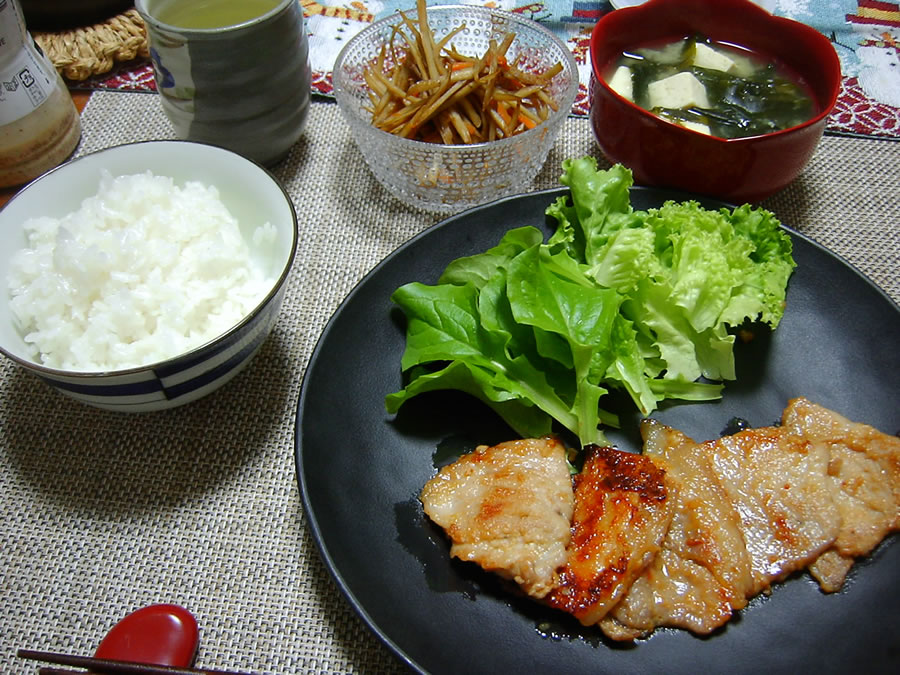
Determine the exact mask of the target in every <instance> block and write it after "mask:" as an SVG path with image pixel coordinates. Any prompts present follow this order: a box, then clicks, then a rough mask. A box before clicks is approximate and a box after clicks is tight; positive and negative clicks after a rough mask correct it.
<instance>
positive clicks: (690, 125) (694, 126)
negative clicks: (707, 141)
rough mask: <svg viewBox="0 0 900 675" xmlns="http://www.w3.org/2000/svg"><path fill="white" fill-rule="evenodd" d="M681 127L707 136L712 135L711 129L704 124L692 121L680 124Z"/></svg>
mask: <svg viewBox="0 0 900 675" xmlns="http://www.w3.org/2000/svg"><path fill="white" fill-rule="evenodd" d="M679 124H680V126H683V127H684V128H685V129H690V130H692V131H698V132H700V133H701V134H706V135H707V136H709V135H711V133H710V130H709V127H708V126H707V125H705V124H703V122H691V121H690V120H685V121H683V122H680V123H679Z"/></svg>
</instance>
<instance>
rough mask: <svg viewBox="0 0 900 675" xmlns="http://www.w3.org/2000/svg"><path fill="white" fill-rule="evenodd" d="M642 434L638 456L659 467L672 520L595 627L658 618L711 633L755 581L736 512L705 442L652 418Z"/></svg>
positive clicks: (623, 630)
mask: <svg viewBox="0 0 900 675" xmlns="http://www.w3.org/2000/svg"><path fill="white" fill-rule="evenodd" d="M641 434H642V435H643V437H644V454H645V456H647V457H649V458H652V459H653V461H654V462H655V463H656V464H657V465H658V466H660V467H661V468H662V469H664V470H665V472H666V483H667V485H668V486H669V492H670V495H672V497H671V498H672V499H673V500H674V501H673V515H672V522H671V525H670V526H669V530H668V533H667V534H666V538H665V539H664V540H663V545H662V551H660V553H659V555H657V556H656V558H654V560H653V562H652V563H651V564H650V566H649V567H648V568H647V570H646V571H645V572H644V573H643V574H642V575H641V576H640V577H639V578H638V579H637V580H636V581H635V582H634V584H633V585H632V587H631V588H630V589H629V591H628V593H627V594H626V595H625V597H624V598H623V599H622V601H621V602H620V603H619V604H618V605H616V606H615V607H614V608H613V610H612V612H610V615H609V616H607V617H606V618H605V619H604V620H603V622H601V624H600V627H601V628H602V630H603V632H604V633H606V635H607V636H608V637H610V638H612V639H614V640H633V639H635V638H637V637H641V636H642V635H645V634H647V633H650V632H651V631H652V630H653V629H654V628H656V627H657V626H673V627H679V628H686V629H688V630H691V631H694V632H695V633H701V634H706V633H710V632H712V631H713V630H715V629H716V628H718V627H719V626H721V625H722V624H724V623H726V622H727V621H728V620H729V619H730V618H731V616H732V613H733V610H735V609H740V608H742V607H744V606H745V605H746V604H747V598H748V596H749V595H750V594H751V593H752V592H753V589H754V586H755V584H754V582H753V577H752V575H751V561H750V556H749V554H748V552H747V547H746V546H745V545H744V534H743V530H742V523H741V519H740V515H739V514H738V511H737V509H736V508H735V506H734V504H733V503H732V502H731V500H730V499H729V498H728V497H727V495H726V493H725V490H724V489H723V488H722V486H721V485H720V484H719V480H718V478H717V477H716V475H715V473H714V472H713V468H712V457H711V453H710V452H709V451H708V450H707V451H703V450H702V449H701V447H700V446H699V445H698V444H697V443H695V442H694V441H693V440H691V439H690V438H688V437H687V436H685V435H684V434H683V433H681V432H680V431H677V430H675V429H672V428H671V427H667V426H665V425H663V424H661V423H659V422H657V421H655V420H645V421H644V422H642V424H641Z"/></svg>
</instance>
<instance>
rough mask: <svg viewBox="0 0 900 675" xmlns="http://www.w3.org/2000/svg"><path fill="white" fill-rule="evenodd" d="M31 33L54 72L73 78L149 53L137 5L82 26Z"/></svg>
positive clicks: (142, 21) (100, 72)
mask: <svg viewBox="0 0 900 675" xmlns="http://www.w3.org/2000/svg"><path fill="white" fill-rule="evenodd" d="M33 37H34V40H35V42H37V43H38V45H39V46H40V48H41V49H42V50H43V51H44V54H46V55H47V58H49V59H50V62H51V63H52V64H53V65H54V67H55V68H56V70H57V72H59V74H60V75H62V76H63V77H64V78H66V79H67V80H70V81H74V82H81V81H83V80H86V79H87V78H89V77H92V76H94V75H103V74H105V73H108V72H110V71H111V70H112V69H113V68H114V67H116V66H117V65H118V64H123V63H129V62H132V61H135V60H136V59H147V58H149V57H150V48H149V44H148V42H147V30H146V27H145V26H144V20H143V19H142V18H141V15H140V14H138V12H137V10H136V9H129V10H127V11H125V12H123V13H121V14H118V15H116V16H114V17H112V18H110V19H107V20H106V21H102V22H100V23H95V24H93V25H91V26H86V27H83V28H71V29H67V30H62V31H59V32H48V31H35V32H34V33H33Z"/></svg>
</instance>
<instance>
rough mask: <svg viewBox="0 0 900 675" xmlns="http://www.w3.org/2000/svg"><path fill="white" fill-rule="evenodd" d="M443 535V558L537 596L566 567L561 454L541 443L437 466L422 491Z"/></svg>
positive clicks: (478, 452)
mask: <svg viewBox="0 0 900 675" xmlns="http://www.w3.org/2000/svg"><path fill="white" fill-rule="evenodd" d="M420 498H421V501H422V504H423V506H424V510H425V513H426V514H427V515H428V517H429V518H431V519H432V520H433V521H434V522H435V523H437V524H438V525H440V526H441V527H442V528H444V530H445V531H446V533H447V535H448V536H449V537H450V539H451V542H452V545H451V548H450V555H452V556H455V557H457V558H459V559H461V560H467V561H471V562H475V563H477V564H479V565H481V567H483V568H484V569H486V570H489V571H491V572H495V573H496V574H499V575H500V576H502V577H504V578H506V579H511V580H513V581H515V582H516V583H517V584H519V586H520V587H521V588H522V590H524V591H525V592H526V593H528V594H529V595H531V596H533V597H535V598H542V597H544V596H545V595H546V594H547V593H548V592H549V591H550V589H551V588H552V587H554V586H555V585H556V583H557V578H556V574H557V570H558V569H559V568H561V567H562V566H563V565H565V563H566V545H567V544H568V543H569V538H570V524H571V520H572V509H573V491H572V478H571V475H570V473H569V468H568V464H567V463H566V456H565V448H564V446H563V445H562V443H560V442H559V441H557V440H556V439H553V438H541V439H528V440H517V441H509V442H506V443H501V444H499V445H495V446H493V447H487V446H479V447H478V448H476V449H475V450H474V451H472V452H471V453H469V454H466V455H463V456H462V457H460V459H458V460H457V461H456V462H454V463H453V464H450V465H448V466H445V467H443V468H442V469H441V470H440V471H439V472H438V474H437V475H436V476H435V477H434V478H432V479H431V480H429V481H428V483H426V485H425V487H424V489H423V490H422V493H421V497H420Z"/></svg>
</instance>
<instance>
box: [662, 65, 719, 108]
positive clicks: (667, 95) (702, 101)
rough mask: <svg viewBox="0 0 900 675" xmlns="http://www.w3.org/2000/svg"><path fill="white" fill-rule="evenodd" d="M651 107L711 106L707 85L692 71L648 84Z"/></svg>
mask: <svg viewBox="0 0 900 675" xmlns="http://www.w3.org/2000/svg"><path fill="white" fill-rule="evenodd" d="M647 95H648V96H649V99H650V107H651V108H690V107H692V106H697V107H699V108H709V99H708V98H707V96H706V87H704V86H703V84H702V83H701V82H700V80H698V79H697V78H696V77H694V76H693V75H692V74H691V73H678V74H677V75H672V76H670V77H665V78H663V79H661V80H657V81H656V82H651V83H650V84H649V85H648V86H647Z"/></svg>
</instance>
